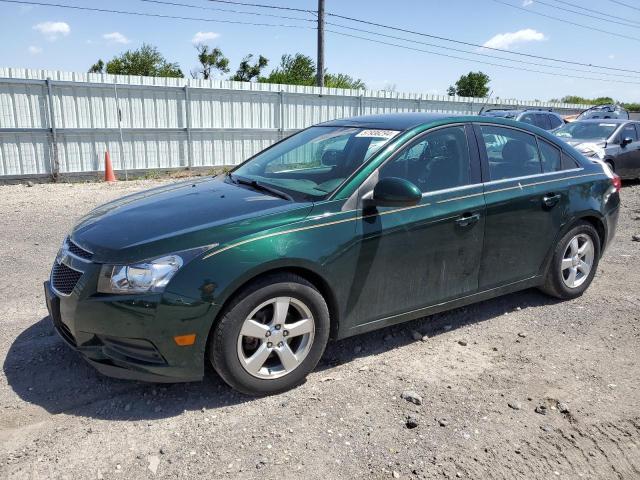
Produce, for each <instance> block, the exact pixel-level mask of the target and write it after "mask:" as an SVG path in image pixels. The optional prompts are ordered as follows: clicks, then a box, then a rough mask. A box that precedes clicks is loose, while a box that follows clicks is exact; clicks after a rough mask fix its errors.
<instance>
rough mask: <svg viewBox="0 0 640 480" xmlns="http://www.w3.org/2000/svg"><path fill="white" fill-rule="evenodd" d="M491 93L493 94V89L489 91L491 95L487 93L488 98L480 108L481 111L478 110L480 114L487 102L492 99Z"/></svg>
mask: <svg viewBox="0 0 640 480" xmlns="http://www.w3.org/2000/svg"><path fill="white" fill-rule="evenodd" d="M491 94H493V90H491V91H490V92H489V95H487V99H486V100H485V101H484V103H483V104H482V108H481V109H480V111H479V112H478V115H482V112H483V111H484V108H485V107H486V106H487V104H488V103H489V100H490V99H491Z"/></svg>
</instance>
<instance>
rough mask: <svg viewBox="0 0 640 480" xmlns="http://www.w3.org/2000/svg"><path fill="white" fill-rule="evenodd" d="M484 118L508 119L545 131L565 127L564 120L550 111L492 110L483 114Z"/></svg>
mask: <svg viewBox="0 0 640 480" xmlns="http://www.w3.org/2000/svg"><path fill="white" fill-rule="evenodd" d="M481 115H482V116H484V117H498V118H508V119H509V120H515V121H517V122H523V123H528V124H529V125H535V126H536V127H540V128H542V129H543V130H554V129H556V128H558V127H560V126H562V125H564V123H565V122H564V120H563V118H562V117H561V116H560V115H558V114H557V113H555V112H552V111H550V110H539V109H527V110H508V109H507V110H505V109H500V108H491V109H489V110H484V111H483V112H482V113H481Z"/></svg>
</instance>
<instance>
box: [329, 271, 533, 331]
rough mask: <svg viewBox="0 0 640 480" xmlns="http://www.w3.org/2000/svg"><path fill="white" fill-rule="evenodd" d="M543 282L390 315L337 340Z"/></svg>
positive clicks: (517, 284)
mask: <svg viewBox="0 0 640 480" xmlns="http://www.w3.org/2000/svg"><path fill="white" fill-rule="evenodd" d="M543 280H544V277H543V276H541V275H536V276H534V277H531V278H528V279H525V280H520V281H518V282H514V283H510V284H508V285H503V286H501V287H496V288H492V289H490V290H484V291H482V292H477V293H474V294H471V295H467V296H466V297H460V298H457V299H455V300H450V301H448V302H443V303H438V304H436V305H431V306H429V307H424V308H420V309H418V310H412V311H410V312H405V313H399V314H396V315H392V316H390V317H385V318H380V319H378V320H373V321H371V322H367V323H363V324H361V325H356V326H354V327H352V328H350V329H349V330H347V331H346V332H341V333H340V334H339V335H338V339H339V340H340V339H343V338H347V337H351V336H353V335H358V334H361V333H365V332H370V331H372V330H377V329H379V328H384V327H388V326H391V325H397V324H399V323H403V322H408V321H410V320H416V319H418V318H422V317H427V316H429V315H434V314H436V313H440V312H444V311H446V310H453V309H454V308H459V307H464V306H465V305H470V304H472V303H477V302H481V301H483V300H488V299H491V298H495V297H499V296H501V295H506V294H508V293H513V292H517V291H519V290H525V289H527V288H531V287H538V286H540V285H542V283H543Z"/></svg>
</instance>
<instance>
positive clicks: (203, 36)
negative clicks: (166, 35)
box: [191, 32, 220, 45]
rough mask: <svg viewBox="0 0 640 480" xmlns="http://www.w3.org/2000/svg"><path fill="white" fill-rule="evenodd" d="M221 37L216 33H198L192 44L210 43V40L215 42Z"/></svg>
mask: <svg viewBox="0 0 640 480" xmlns="http://www.w3.org/2000/svg"><path fill="white" fill-rule="evenodd" d="M219 36H220V34H219V33H216V32H198V33H196V34H195V35H194V36H193V38H192V39H191V43H193V44H194V45H197V44H199V43H204V42H208V41H209V40H215V39H216V38H218V37H219Z"/></svg>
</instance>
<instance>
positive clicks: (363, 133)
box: [356, 130, 400, 138]
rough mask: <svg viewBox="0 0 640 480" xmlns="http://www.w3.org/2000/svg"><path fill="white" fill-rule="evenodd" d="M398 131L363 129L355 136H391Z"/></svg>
mask: <svg viewBox="0 0 640 480" xmlns="http://www.w3.org/2000/svg"><path fill="white" fill-rule="evenodd" d="M398 133H400V132H398V131H397V130H363V131H361V132H360V133H358V134H357V135H356V137H361V138H362V137H364V138H393V137H395V136H396V135H397V134H398Z"/></svg>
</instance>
